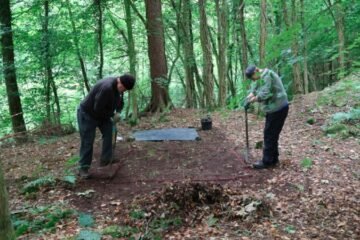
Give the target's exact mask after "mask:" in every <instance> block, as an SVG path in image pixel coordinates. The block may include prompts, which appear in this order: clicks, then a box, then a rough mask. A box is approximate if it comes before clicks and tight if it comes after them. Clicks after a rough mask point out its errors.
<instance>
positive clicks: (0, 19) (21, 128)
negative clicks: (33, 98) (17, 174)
mask: <svg viewBox="0 0 360 240" xmlns="http://www.w3.org/2000/svg"><path fill="white" fill-rule="evenodd" d="M0 6H1V7H0V24H1V28H0V29H1V31H2V34H1V52H2V57H3V69H4V70H3V71H4V73H3V74H4V78H5V85H6V93H7V98H8V104H9V111H10V116H11V123H12V129H13V131H14V132H15V133H22V134H21V135H22V136H21V137H19V138H16V140H17V141H23V140H25V132H26V127H25V122H24V117H23V112H22V106H21V100H20V93H19V89H18V85H17V81H16V69H15V56H14V43H13V35H12V28H11V9H10V1H9V0H0Z"/></svg>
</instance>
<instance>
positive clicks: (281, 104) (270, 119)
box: [245, 66, 289, 169]
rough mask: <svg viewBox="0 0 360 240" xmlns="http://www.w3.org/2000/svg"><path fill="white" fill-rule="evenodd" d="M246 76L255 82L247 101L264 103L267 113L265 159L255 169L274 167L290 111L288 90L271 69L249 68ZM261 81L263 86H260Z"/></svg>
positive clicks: (256, 164)
mask: <svg viewBox="0 0 360 240" xmlns="http://www.w3.org/2000/svg"><path fill="white" fill-rule="evenodd" d="M245 74H246V76H247V77H248V78H249V79H251V80H253V84H252V87H251V89H250V94H249V95H248V97H247V101H248V102H249V103H252V102H256V101H257V102H260V103H262V105H263V110H264V111H265V113H266V122H265V128H264V148H263V158H262V160H260V161H258V162H256V163H255V164H254V165H253V167H254V168H256V169H262V168H268V167H272V166H275V165H276V164H277V163H278V162H279V149H278V142H279V136H280V132H281V130H282V128H283V126H284V123H285V119H286V117H287V115H288V111H289V103H288V98H287V94H286V90H285V88H284V85H283V83H282V81H281V78H280V77H279V76H278V75H277V74H276V73H275V72H274V71H272V70H270V69H267V68H265V69H260V68H257V67H256V66H249V67H248V68H247V69H246V72H245ZM261 80H263V84H259V83H260V81H261ZM247 106H248V105H247Z"/></svg>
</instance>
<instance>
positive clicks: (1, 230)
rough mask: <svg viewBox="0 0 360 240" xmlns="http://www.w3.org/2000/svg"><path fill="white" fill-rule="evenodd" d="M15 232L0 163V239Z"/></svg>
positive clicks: (10, 239)
mask: <svg viewBox="0 0 360 240" xmlns="http://www.w3.org/2000/svg"><path fill="white" fill-rule="evenodd" d="M1 2H2V0H0V3H1ZM14 239H15V234H14V230H13V226H12V224H11V219H10V211H9V203H8V194H7V190H6V184H5V178H4V173H3V170H2V166H1V163H0V240H14Z"/></svg>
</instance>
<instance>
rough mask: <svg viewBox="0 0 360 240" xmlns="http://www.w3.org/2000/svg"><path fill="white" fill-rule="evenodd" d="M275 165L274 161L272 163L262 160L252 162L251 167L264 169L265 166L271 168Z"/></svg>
mask: <svg viewBox="0 0 360 240" xmlns="http://www.w3.org/2000/svg"><path fill="white" fill-rule="evenodd" d="M275 165H276V162H274V163H271V164H269V163H264V162H263V161H262V160H260V161H257V162H256V163H254V164H253V168H255V169H265V168H271V167H274V166H275Z"/></svg>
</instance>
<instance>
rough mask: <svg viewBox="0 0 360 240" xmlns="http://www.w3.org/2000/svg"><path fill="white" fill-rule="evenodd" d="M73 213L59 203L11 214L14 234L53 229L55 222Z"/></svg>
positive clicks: (19, 234)
mask: <svg viewBox="0 0 360 240" xmlns="http://www.w3.org/2000/svg"><path fill="white" fill-rule="evenodd" d="M73 215H74V211H73V210H70V209H66V208H64V207H63V206H61V205H52V206H38V207H35V208H30V209H27V210H24V211H22V212H17V213H14V214H12V216H11V218H12V223H13V226H14V229H15V233H16V236H21V235H23V234H25V233H27V232H30V233H38V232H48V231H54V230H55V229H56V224H57V223H59V222H60V221H62V220H64V219H67V218H69V217H71V216H73Z"/></svg>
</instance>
